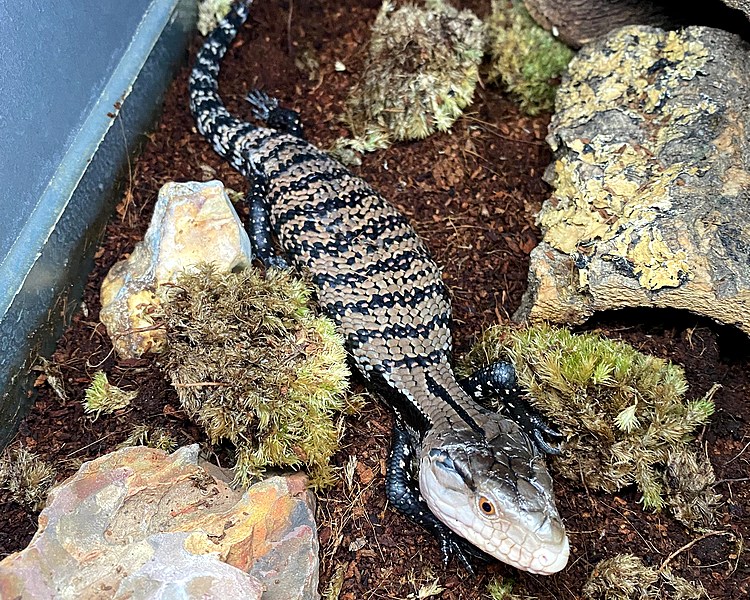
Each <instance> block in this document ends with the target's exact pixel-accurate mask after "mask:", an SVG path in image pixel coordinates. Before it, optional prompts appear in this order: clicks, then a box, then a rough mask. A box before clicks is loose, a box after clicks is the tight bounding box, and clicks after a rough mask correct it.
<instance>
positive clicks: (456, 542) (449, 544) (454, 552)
mask: <svg viewBox="0 0 750 600" xmlns="http://www.w3.org/2000/svg"><path fill="white" fill-rule="evenodd" d="M439 538H440V552H441V554H442V555H443V566H445V567H447V566H448V564H449V563H450V561H451V559H452V558H453V557H454V556H455V557H456V558H457V559H458V562H460V563H461V565H462V566H463V568H464V569H466V571H467V572H468V573H469V574H470V575H476V571H475V569H474V564H473V562H474V561H479V562H482V563H488V562H490V560H492V557H491V556H490V555H489V554H487V553H486V552H482V551H481V550H480V549H479V548H477V547H476V546H474V545H473V544H471V543H470V542H468V541H466V540H465V539H464V538H462V537H459V536H458V535H456V534H455V533H453V532H452V531H450V530H447V529H446V530H445V531H442V532H441V533H440V535H439Z"/></svg>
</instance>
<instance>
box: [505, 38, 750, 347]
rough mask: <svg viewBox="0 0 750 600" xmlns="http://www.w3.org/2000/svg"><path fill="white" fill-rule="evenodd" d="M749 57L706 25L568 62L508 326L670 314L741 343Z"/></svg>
mask: <svg viewBox="0 0 750 600" xmlns="http://www.w3.org/2000/svg"><path fill="white" fill-rule="evenodd" d="M749 50H750V47H749V46H748V44H746V43H745V42H743V41H742V40H741V39H740V38H738V37H737V36H735V35H732V34H729V33H726V32H724V31H719V30H715V29H710V28H705V27H689V28H687V29H685V30H683V31H681V32H679V33H677V32H664V31H662V30H660V29H656V28H651V27H626V28H623V29H620V30H618V31H616V32H613V33H612V34H610V35H609V36H608V37H606V38H604V39H600V40H598V41H596V42H594V43H592V44H590V45H588V46H585V47H584V48H583V49H582V50H581V51H580V52H579V54H578V55H577V56H576V57H575V58H574V59H573V61H572V62H571V63H570V65H569V73H568V75H567V76H566V78H565V80H564V81H563V84H562V86H561V87H560V90H559V91H558V95H557V99H556V107H557V112H556V114H555V115H554V117H553V119H552V122H551V124H550V130H549V136H548V138H547V141H548V143H549V144H550V146H551V147H552V149H553V150H554V151H555V158H556V161H555V163H554V164H553V165H552V166H551V167H550V169H549V170H548V172H547V175H546V178H547V180H548V181H549V182H550V183H551V185H552V186H553V188H554V191H553V194H552V196H551V197H550V198H549V199H548V200H547V201H545V203H544V205H543V207H542V210H541V212H540V214H539V216H538V222H539V225H540V227H541V229H542V232H543V234H544V238H543V240H542V242H541V244H540V245H539V246H538V247H537V248H535V249H534V250H533V251H532V253H531V264H530V268H529V285H528V290H527V292H526V294H525V296H524V298H523V300H522V303H521V307H520V308H519V310H518V311H517V312H516V314H515V318H516V319H517V320H523V319H531V320H535V321H536V320H547V321H554V322H563V323H568V324H577V323H581V322H583V321H584V320H586V319H587V318H588V317H590V316H591V315H592V314H593V313H594V312H596V311H601V310H609V309H617V308H625V307H670V308H678V309H685V310H690V311H693V312H695V313H698V314H701V315H705V316H708V317H710V318H712V319H715V320H717V321H719V322H722V323H729V324H735V325H737V326H738V327H740V328H741V329H742V330H743V331H745V332H747V333H750V312H749V308H750V203H748V200H749V199H750V194H749V192H748V189H749V188H750V171H749V170H748V168H747V165H749V164H750V147H749V146H748V135H749V134H750V112H749V111H747V106H748V104H749V103H750V63H748V61H747V56H748V51H749Z"/></svg>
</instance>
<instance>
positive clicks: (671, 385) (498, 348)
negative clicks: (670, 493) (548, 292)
mask: <svg viewBox="0 0 750 600" xmlns="http://www.w3.org/2000/svg"><path fill="white" fill-rule="evenodd" d="M504 359H509V360H510V361H511V362H512V363H513V364H514V366H515V368H516V372H517V375H518V380H519V383H520V385H521V386H522V387H523V388H524V389H526V390H528V393H529V396H530V401H531V403H532V404H533V405H534V406H536V407H537V408H538V409H539V410H541V411H542V412H543V413H544V414H545V415H546V416H547V418H548V420H549V422H550V423H551V424H553V425H554V426H555V427H557V428H558V429H559V431H560V432H561V433H562V434H563V435H564V436H565V438H566V440H567V441H566V444H565V451H564V452H563V454H562V456H560V457H557V458H556V459H555V465H556V467H557V469H558V471H559V472H560V473H561V474H562V475H563V476H565V477H567V478H569V479H571V480H579V479H581V478H582V479H583V480H584V482H585V484H586V485H587V486H588V487H589V488H594V489H600V490H604V491H607V492H614V491H617V490H619V489H621V488H622V487H624V486H627V485H630V484H632V483H635V484H637V486H638V488H639V489H640V490H641V492H642V493H643V497H642V502H643V505H644V506H645V507H647V508H652V509H657V510H658V509H660V508H662V507H663V506H664V504H665V500H664V497H663V496H664V484H665V483H667V481H665V480H666V479H668V478H666V477H665V473H664V466H665V465H666V464H667V463H668V461H669V457H670V454H674V453H677V452H679V453H690V452H691V450H690V448H689V446H688V445H687V444H688V442H689V441H690V440H691V439H692V432H693V431H694V430H695V428H696V427H698V426H700V425H703V424H705V423H706V422H707V421H708V419H709V417H710V416H711V414H712V413H713V411H714V405H713V402H712V401H711V399H710V397H711V395H712V394H713V391H712V392H710V393H709V394H708V395H707V396H706V397H705V398H701V399H697V400H690V401H687V402H685V401H684V400H683V396H684V395H685V392H686V391H687V387H688V386H687V382H686V381H685V376H684V373H683V370H682V369H681V368H680V367H678V366H677V365H674V364H671V363H669V362H667V361H665V360H662V359H660V358H655V357H653V356H648V355H646V354H642V353H640V352H638V351H637V350H635V349H634V348H633V347H631V346H629V345H628V344H625V343H622V342H615V341H610V340H606V339H603V338H601V337H599V336H597V335H593V334H581V335H574V334H572V333H571V332H569V331H567V330H565V329H556V328H552V327H550V326H548V325H537V326H532V327H529V328H528V329H526V330H514V329H512V328H510V327H508V326H495V327H492V328H490V329H489V330H488V331H487V332H485V334H484V335H483V337H482V339H481V340H480V341H479V342H478V344H477V345H476V346H475V347H474V348H473V349H472V350H471V351H470V352H469V354H468V355H467V356H466V357H465V358H464V361H463V363H462V365H461V367H460V370H461V371H462V373H464V374H468V373H470V372H472V371H473V370H474V369H476V368H478V367H480V366H482V365H484V364H487V363H489V362H494V361H496V360H504ZM696 465H697V463H696ZM683 468H684V470H683V471H682V476H683V477H693V476H694V475H691V474H689V473H688V469H687V467H685V465H683ZM696 468H698V467H697V466H696ZM670 487H671V486H670ZM705 493H706V495H707V497H706V498H705V503H704V506H705V507H706V508H707V509H708V507H709V505H710V504H711V502H710V497H711V495H712V493H713V492H712V491H711V488H710V484H709V485H707V486H706V488H705ZM709 512H710V510H709Z"/></svg>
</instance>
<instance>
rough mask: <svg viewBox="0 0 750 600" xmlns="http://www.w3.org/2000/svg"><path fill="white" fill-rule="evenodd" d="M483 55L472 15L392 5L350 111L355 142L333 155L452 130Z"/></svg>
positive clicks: (435, 5)
mask: <svg viewBox="0 0 750 600" xmlns="http://www.w3.org/2000/svg"><path fill="white" fill-rule="evenodd" d="M483 55H484V26H483V24H482V22H481V21H480V20H479V18H478V17H477V16H476V15H474V14H473V13H472V12H471V11H469V10H462V11H459V10H456V9H455V8H453V7H452V6H451V5H450V4H448V3H447V2H445V1H443V0H427V1H426V2H425V7H424V8H420V7H418V6H416V5H414V4H411V3H406V4H404V5H403V6H401V7H400V8H398V9H397V8H396V7H395V5H394V3H393V2H390V1H389V0H386V1H385V2H383V5H382V7H381V9H380V12H379V13H378V16H377V18H376V19H375V23H374V24H373V26H372V37H371V39H370V44H369V48H368V56H367V61H366V65H365V69H364V72H363V74H362V77H361V78H360V80H359V82H358V83H357V84H356V85H355V86H354V87H353V88H352V90H351V93H350V96H349V99H348V101H347V105H346V112H345V115H344V121H345V122H346V124H347V125H348V127H349V129H350V130H351V132H352V136H353V139H345V140H339V141H338V142H337V144H336V148H335V149H334V152H336V151H337V150H338V151H339V152H340V151H341V150H342V149H346V148H350V149H353V150H356V151H358V152H368V151H373V150H376V149H378V148H385V147H387V146H388V145H390V144H391V143H392V142H394V141H400V140H413V139H421V138H424V137H427V136H428V135H430V134H431V133H433V132H435V131H447V130H448V129H449V128H450V126H451V125H452V124H453V122H454V121H455V120H456V119H457V118H458V117H459V116H460V115H461V112H462V110H463V109H464V108H465V107H466V106H468V105H469V104H470V103H471V100H472V96H473V94H474V89H475V87H476V84H477V82H478V81H479V64H480V63H481V61H482V56H483Z"/></svg>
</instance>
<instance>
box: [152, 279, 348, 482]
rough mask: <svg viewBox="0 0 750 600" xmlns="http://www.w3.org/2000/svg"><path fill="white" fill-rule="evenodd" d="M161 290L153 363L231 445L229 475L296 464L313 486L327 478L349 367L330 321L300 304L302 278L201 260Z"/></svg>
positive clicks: (305, 298)
mask: <svg viewBox="0 0 750 600" xmlns="http://www.w3.org/2000/svg"><path fill="white" fill-rule="evenodd" d="M167 289H168V292H167V293H166V297H165V299H164V302H163V306H164V310H165V321H166V326H167V349H166V351H165V353H164V355H163V357H162V361H163V364H164V366H165V369H166V370H167V372H168V373H169V375H170V377H171V380H172V383H173V385H174V386H175V388H176V389H177V392H178V394H179V397H180V401H181V402H182V405H183V407H184V408H185V410H186V411H187V413H188V414H189V415H190V416H191V417H192V418H195V419H196V421H197V422H198V423H199V424H200V425H202V426H203V428H204V429H205V430H206V432H207V434H208V436H209V438H210V439H211V441H212V442H213V443H216V442H218V441H220V440H228V441H230V442H231V443H232V444H234V446H235V447H236V458H237V461H236V465H235V482H236V483H239V484H241V485H246V484H248V483H249V482H250V480H251V479H252V478H253V477H254V476H256V475H258V474H260V473H262V472H263V471H264V470H265V469H266V468H267V467H269V466H277V467H293V468H301V467H303V466H304V467H306V468H307V469H308V470H309V472H310V475H311V478H312V482H313V484H314V485H316V486H318V487H320V486H324V485H327V484H329V483H331V482H332V481H333V474H332V467H331V466H330V465H329V459H330V457H331V455H332V454H333V452H334V451H335V450H336V449H337V448H338V438H339V429H338V426H337V424H336V422H335V416H336V413H337V412H339V411H343V410H348V409H351V408H352V405H351V403H349V401H348V400H347V398H346V395H345V394H344V391H345V390H346V387H347V378H348V375H349V371H348V369H347V366H346V362H345V361H346V353H345V350H344V346H343V340H342V339H341V337H340V336H339V335H338V334H337V333H336V331H335V329H334V325H333V323H332V322H331V321H330V320H328V319H326V318H323V317H317V316H315V314H314V313H313V312H312V310H311V309H310V308H309V307H308V304H309V302H310V294H311V292H310V288H309V286H308V285H307V284H306V283H305V282H303V281H301V280H299V279H296V278H294V277H292V276H291V275H290V274H289V273H288V272H282V271H278V270H270V271H269V272H268V273H267V274H266V276H265V277H264V276H263V275H262V273H261V272H260V271H258V270H257V269H253V268H251V269H248V270H246V271H241V272H239V273H218V272H216V270H215V269H213V268H212V267H210V266H206V265H203V266H201V267H199V268H198V270H197V271H196V272H192V273H188V274H183V275H182V276H181V277H179V279H178V281H177V284H176V285H175V286H174V287H170V288H167Z"/></svg>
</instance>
